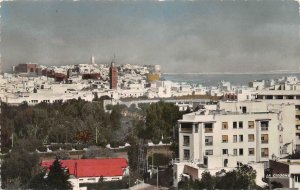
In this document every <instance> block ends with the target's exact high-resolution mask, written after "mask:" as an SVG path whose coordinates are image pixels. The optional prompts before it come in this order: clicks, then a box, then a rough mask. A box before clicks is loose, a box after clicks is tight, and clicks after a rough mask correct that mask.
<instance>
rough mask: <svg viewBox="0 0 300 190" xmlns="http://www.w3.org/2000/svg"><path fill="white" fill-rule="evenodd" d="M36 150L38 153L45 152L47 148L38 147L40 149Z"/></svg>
mask: <svg viewBox="0 0 300 190" xmlns="http://www.w3.org/2000/svg"><path fill="white" fill-rule="evenodd" d="M37 150H38V151H40V152H47V147H45V146H40V147H38V148H37Z"/></svg>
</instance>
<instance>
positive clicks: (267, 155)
mask: <svg viewBox="0 0 300 190" xmlns="http://www.w3.org/2000/svg"><path fill="white" fill-rule="evenodd" d="M261 157H262V158H267V157H269V154H266V153H261Z"/></svg>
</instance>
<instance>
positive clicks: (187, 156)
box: [183, 149, 190, 160]
mask: <svg viewBox="0 0 300 190" xmlns="http://www.w3.org/2000/svg"><path fill="white" fill-rule="evenodd" d="M183 159H184V160H189V159H190V150H186V149H184V150H183Z"/></svg>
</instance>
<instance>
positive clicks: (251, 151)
mask: <svg viewBox="0 0 300 190" xmlns="http://www.w3.org/2000/svg"><path fill="white" fill-rule="evenodd" d="M222 154H223V155H228V154H229V152H228V149H222ZM232 154H233V155H234V156H244V149H243V148H239V149H233V150H232ZM205 155H213V150H205ZM254 155H255V148H248V156H254ZM260 155H261V157H262V158H266V157H269V149H268V148H261V150H260ZM183 159H184V160H189V159H190V150H188V149H184V150H183Z"/></svg>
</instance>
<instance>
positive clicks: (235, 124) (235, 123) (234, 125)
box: [232, 121, 237, 129]
mask: <svg viewBox="0 0 300 190" xmlns="http://www.w3.org/2000/svg"><path fill="white" fill-rule="evenodd" d="M232 126H233V128H234V129H236V128H237V122H236V121H234V122H233V124H232Z"/></svg>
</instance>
